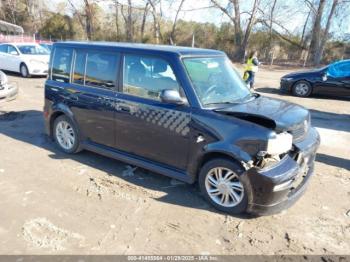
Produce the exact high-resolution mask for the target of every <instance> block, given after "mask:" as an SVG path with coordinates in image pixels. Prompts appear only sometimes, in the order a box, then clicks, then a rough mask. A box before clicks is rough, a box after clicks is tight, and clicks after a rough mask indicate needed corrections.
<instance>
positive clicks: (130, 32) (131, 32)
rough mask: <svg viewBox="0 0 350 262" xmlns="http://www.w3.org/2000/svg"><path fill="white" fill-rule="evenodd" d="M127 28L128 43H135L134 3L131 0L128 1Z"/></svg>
mask: <svg viewBox="0 0 350 262" xmlns="http://www.w3.org/2000/svg"><path fill="white" fill-rule="evenodd" d="M127 27H128V35H127V38H128V41H130V42H133V40H134V39H133V38H134V22H133V19H132V3H131V0H128V20H127Z"/></svg>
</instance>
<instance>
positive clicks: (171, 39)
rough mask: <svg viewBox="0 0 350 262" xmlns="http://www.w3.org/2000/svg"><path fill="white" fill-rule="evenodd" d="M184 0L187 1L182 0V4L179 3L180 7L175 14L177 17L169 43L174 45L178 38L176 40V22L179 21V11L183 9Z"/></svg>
mask: <svg viewBox="0 0 350 262" xmlns="http://www.w3.org/2000/svg"><path fill="white" fill-rule="evenodd" d="M184 2H185V0H181V2H180V5H179V7H178V9H177V11H176V15H175V18H174V22H173V27H172V29H171V32H170V37H169V43H170V44H172V45H173V44H174V43H176V40H175V30H176V23H177V18H178V16H179V13H180V11H181V8H182V6H183V4H184Z"/></svg>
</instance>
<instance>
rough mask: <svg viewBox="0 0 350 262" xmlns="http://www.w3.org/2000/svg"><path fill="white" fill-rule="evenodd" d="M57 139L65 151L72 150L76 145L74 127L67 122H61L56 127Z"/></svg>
mask: <svg viewBox="0 0 350 262" xmlns="http://www.w3.org/2000/svg"><path fill="white" fill-rule="evenodd" d="M56 139H57V142H58V144H59V145H60V146H61V147H62V148H64V149H65V150H71V149H72V148H73V147H74V144H75V133H74V129H73V127H72V126H71V125H70V124H69V123H68V122H66V121H63V120H62V121H60V122H59V123H58V124H57V125H56Z"/></svg>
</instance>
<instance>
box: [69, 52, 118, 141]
mask: <svg viewBox="0 0 350 262" xmlns="http://www.w3.org/2000/svg"><path fill="white" fill-rule="evenodd" d="M119 59H120V55H119V54H118V53H109V52H105V51H100V50H83V49H80V50H79V49H77V50H76V52H75V63H74V68H73V76H72V87H73V89H74V99H75V100H76V101H75V102H74V106H72V107H71V108H72V111H73V113H74V114H75V115H76V116H77V121H78V123H79V126H80V127H81V130H82V132H83V133H84V137H85V138H86V139H88V140H90V141H91V142H94V143H97V144H101V145H105V146H109V147H114V146H115V134H114V104H113V101H114V96H115V94H116V83H117V72H118V66H119Z"/></svg>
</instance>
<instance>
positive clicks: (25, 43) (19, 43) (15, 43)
mask: <svg viewBox="0 0 350 262" xmlns="http://www.w3.org/2000/svg"><path fill="white" fill-rule="evenodd" d="M0 44H1V45H36V44H37V43H35V42H3V43H0Z"/></svg>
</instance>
